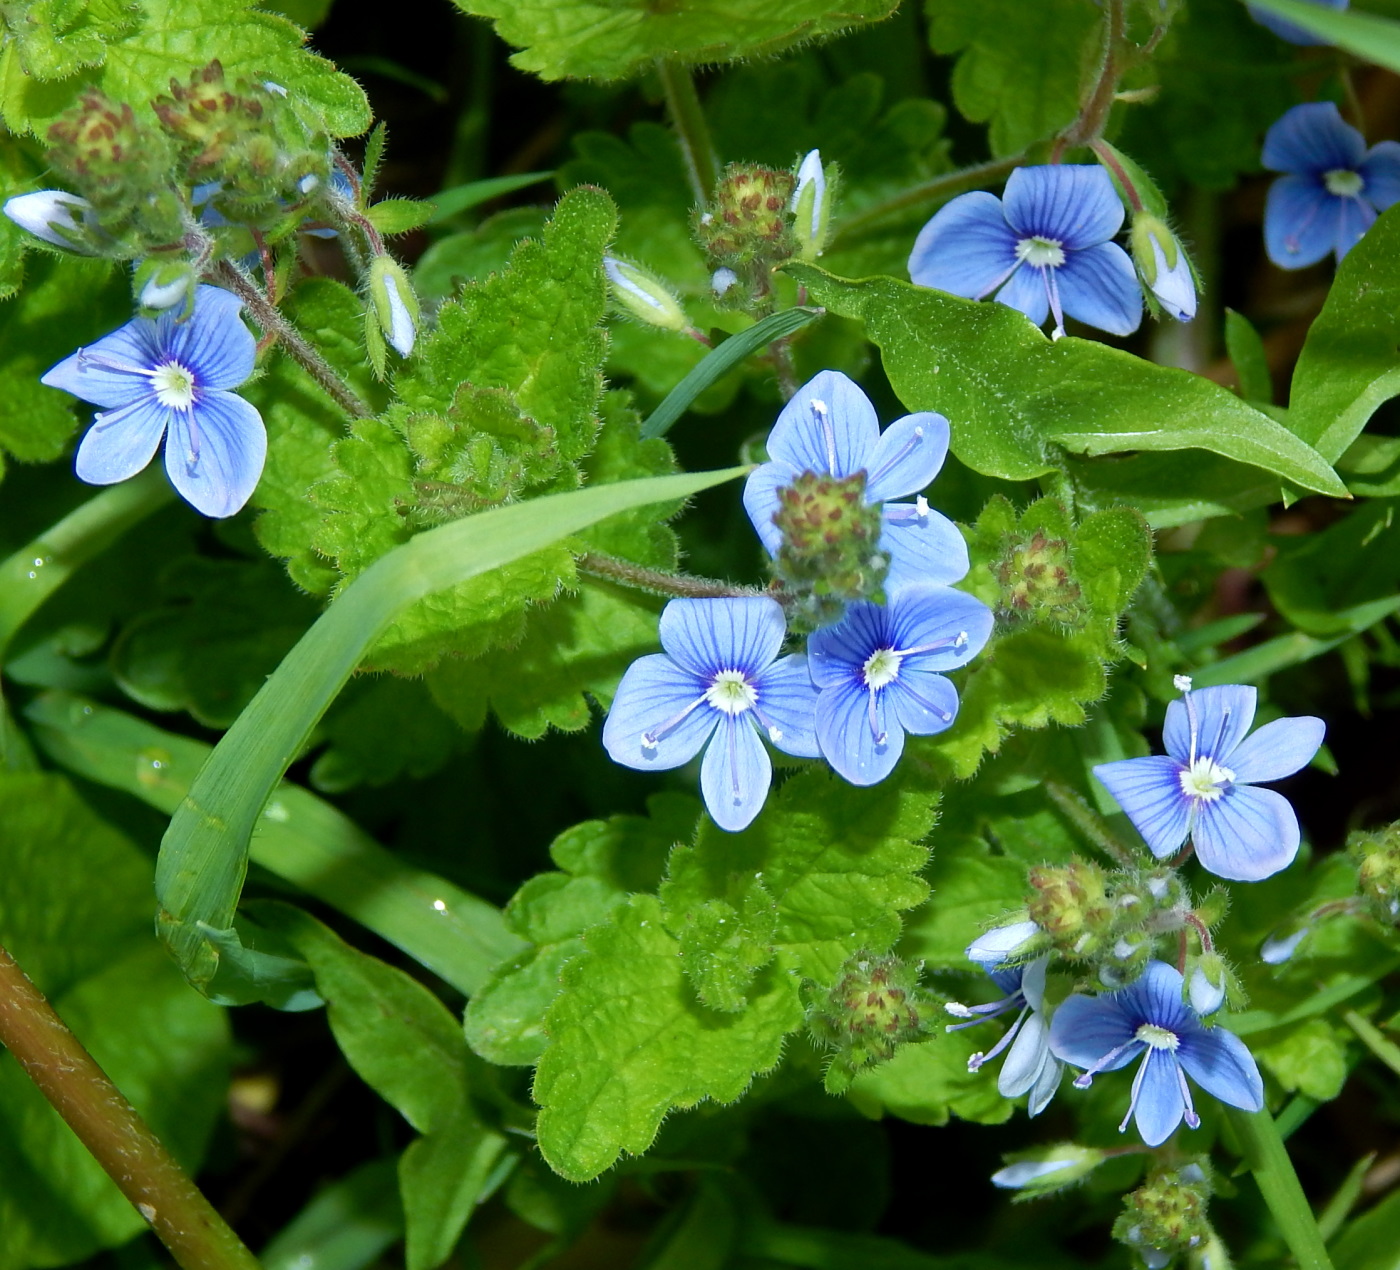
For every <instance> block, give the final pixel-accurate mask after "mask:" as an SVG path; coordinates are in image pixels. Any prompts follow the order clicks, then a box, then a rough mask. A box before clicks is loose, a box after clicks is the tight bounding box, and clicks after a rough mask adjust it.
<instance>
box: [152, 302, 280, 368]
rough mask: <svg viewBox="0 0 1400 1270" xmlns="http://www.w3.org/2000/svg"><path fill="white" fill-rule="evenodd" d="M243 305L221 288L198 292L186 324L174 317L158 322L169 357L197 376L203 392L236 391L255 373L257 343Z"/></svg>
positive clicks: (159, 319)
mask: <svg viewBox="0 0 1400 1270" xmlns="http://www.w3.org/2000/svg"><path fill="white" fill-rule="evenodd" d="M242 308H243V301H241V300H240V299H239V298H238V297H237V296H236V295H234V294H233V292H232V291H225V290H224V289H223V288H222V287H211V286H207V285H206V286H201V287H199V288H198V289H197V290H196V291H195V300H194V313H193V314H192V315H191V316H190V317H189V318H188V319H187V320H185V321H183V322H179V321H176V319H175V316H174V315H173V314H163V315H162V316H161V317H159V318H157V319H156V323H157V325H158V326H159V328H160V339H161V342H162V344H164V346H165V347H166V349H167V351H168V353H169V355H170V356H171V357H174V358H175V359H176V360H177V361H178V362H180V364H181V365H183V366H187V367H188V368H189V369H190V370H192V371H193V372H194V374H195V377H196V381H197V382H198V383H199V385H200V386H201V387H203V388H237V387H238V385H239V384H241V383H242V382H243V381H244V380H245V379H247V378H248V376H249V375H251V374H252V373H253V354H254V352H255V350H256V348H257V341H256V340H254V339H253V333H252V332H251V331H250V330H249V329H248V328H247V327H246V326H244V325H243V322H242V320H241V319H240V318H239V316H238V314H239V311H240V310H241V309H242Z"/></svg>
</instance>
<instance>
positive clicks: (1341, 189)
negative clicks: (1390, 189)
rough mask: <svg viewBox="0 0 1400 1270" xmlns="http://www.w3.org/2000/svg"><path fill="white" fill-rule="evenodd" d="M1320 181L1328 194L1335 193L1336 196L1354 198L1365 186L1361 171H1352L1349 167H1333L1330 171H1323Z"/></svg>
mask: <svg viewBox="0 0 1400 1270" xmlns="http://www.w3.org/2000/svg"><path fill="white" fill-rule="evenodd" d="M1322 183H1323V184H1324V185H1325V186H1326V187H1327V192H1328V193H1329V194H1335V195H1337V197H1338V198H1355V197H1356V196H1357V195H1358V194H1360V193H1361V191H1362V190H1364V189H1365V188H1366V182H1365V181H1364V180H1362V178H1361V173H1360V172H1353V171H1352V170H1351V169H1350V168H1333V169H1332V170H1331V171H1330V172H1324V173H1323V174H1322Z"/></svg>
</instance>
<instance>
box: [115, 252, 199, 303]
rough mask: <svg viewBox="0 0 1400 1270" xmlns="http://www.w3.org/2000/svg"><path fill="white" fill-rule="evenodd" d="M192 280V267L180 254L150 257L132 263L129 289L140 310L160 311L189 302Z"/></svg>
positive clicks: (193, 279)
mask: <svg viewBox="0 0 1400 1270" xmlns="http://www.w3.org/2000/svg"><path fill="white" fill-rule="evenodd" d="M196 282H197V279H196V278H195V274H194V266H193V265H191V264H190V262H189V261H188V260H186V259H185V258H184V257H183V256H180V257H174V258H172V257H168V256H167V257H165V258H163V259H162V258H161V257H159V256H153V257H151V258H150V259H149V260H143V261H141V263H140V264H138V265H137V266H136V272H135V274H134V275H133V277H132V283H131V290H132V294H133V295H135V297H136V303H137V304H139V305H140V306H141V308H142V309H144V310H147V311H148V312H149V313H164V312H165V311H166V310H167V309H173V308H175V306H176V305H190V304H191V303H192V302H193V299H194V288H195V283H196Z"/></svg>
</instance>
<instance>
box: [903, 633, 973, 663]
mask: <svg viewBox="0 0 1400 1270" xmlns="http://www.w3.org/2000/svg"><path fill="white" fill-rule="evenodd" d="M966 644H967V632H966V631H959V632H958V633H957V634H956V635H954V636H953V638H952V639H936V640H934V641H933V643H931V644H919V645H918V646H917V647H914V648H899V649H891V650H890V651H891V652H892V653H894V655H895V656H896V657H912V656H914V654H915V653H931V652H933V651H934V650H935V649H939V648H963V647H964V646H966Z"/></svg>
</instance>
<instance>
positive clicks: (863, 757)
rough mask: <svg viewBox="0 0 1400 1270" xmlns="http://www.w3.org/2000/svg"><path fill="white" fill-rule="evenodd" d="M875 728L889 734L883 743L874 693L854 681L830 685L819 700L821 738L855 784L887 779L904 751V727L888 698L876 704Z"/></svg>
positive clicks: (825, 750) (841, 771)
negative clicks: (872, 709) (872, 708)
mask: <svg viewBox="0 0 1400 1270" xmlns="http://www.w3.org/2000/svg"><path fill="white" fill-rule="evenodd" d="M875 727H876V729H879V730H880V731H882V732H884V733H885V737H884V743H883V744H880V743H879V741H878V739H877V736H876V732H875V731H873V730H872V729H871V725H870V693H868V692H867V691H866V690H865V689H864V688H862V687H861V686H860V685H859V684H857V683H854V682H850V683H846V684H844V685H843V686H841V687H839V688H828V689H827V690H826V691H825V692H823V693H822V695H821V696H820V698H818V700H817V739H818V740H819V741H820V742H821V747H822V753H823V754H824V755H825V756H826V761H827V762H828V763H830V764H831V766H832V767H834V768H835V769H836V771H837V772H838V773H839V774H840V775H842V776H844V777H845V778H846V779H847V780H848V781H850V782H851V784H852V785H874V784H876V783H877V782H879V781H882V780H884V779H885V777H886V776H888V775H889V774H890V772H892V771H893V770H894V765H895V764H896V763H897V762H899V756H900V755H901V754H902V753H904V729H903V728H901V727H900V725H899V720H898V719H896V718H894V717H893V711H891V710H890V709H889V702H888V701H883V702H882V701H878V700H877V702H876V705H875Z"/></svg>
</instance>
